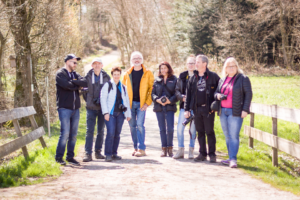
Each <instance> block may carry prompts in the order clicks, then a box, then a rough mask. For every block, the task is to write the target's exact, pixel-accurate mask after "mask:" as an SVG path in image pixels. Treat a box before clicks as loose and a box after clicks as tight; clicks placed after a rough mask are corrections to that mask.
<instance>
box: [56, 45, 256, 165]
mask: <svg viewBox="0 0 300 200" xmlns="http://www.w3.org/2000/svg"><path fill="white" fill-rule="evenodd" d="M79 60H80V58H79V57H76V56H75V55H74V54H69V55H67V56H66V58H65V66H64V67H63V68H61V69H59V70H58V71H57V74H56V87H57V108H58V114H59V119H60V122H61V133H60V137H59V141H58V145H57V150H56V156H55V159H56V161H57V162H58V163H60V164H62V165H65V164H66V162H65V161H64V160H63V156H64V152H65V147H66V143H68V145H67V156H66V160H67V161H68V162H69V163H72V164H75V165H79V162H78V161H76V160H75V159H74V147H75V143H76V136H77V129H78V123H79V108H80V98H79V90H81V91H82V92H83V93H84V94H85V95H84V97H85V100H86V110H87V112H86V115H87V117H86V120H87V132H86V143H85V156H84V158H83V162H89V161H92V160H93V158H92V149H93V139H94V127H95V124H96V120H97V137H96V141H95V147H94V152H95V158H96V159H105V161H108V162H110V161H112V160H120V159H122V158H121V156H119V155H118V146H119V142H120V134H121V130H122V126H123V123H124V121H125V119H126V120H127V121H128V123H129V126H130V131H131V136H132V141H133V147H134V151H133V153H132V156H136V157H142V156H146V145H145V126H144V122H145V115H146V110H147V108H148V106H150V105H151V104H152V101H153V103H154V106H153V111H154V112H155V113H156V117H157V122H158V126H159V130H160V138H161V147H162V151H161V154H160V156H161V157H166V156H169V157H172V158H174V159H180V158H184V154H185V151H184V129H185V126H189V137H190V142H189V151H188V158H189V159H194V161H196V162H199V161H205V160H207V156H208V157H209V161H210V162H216V160H217V159H216V136H215V132H214V120H215V111H217V114H218V115H219V116H220V121H221V126H222V129H223V132H224V135H225V138H226V145H227V150H228V155H229V159H227V160H222V161H221V163H223V164H225V165H229V166H230V167H231V168H236V167H237V153H238V149H239V133H240V129H241V127H242V123H243V118H245V117H246V116H247V115H248V114H249V113H250V110H249V109H250V103H251V100H252V89H251V83H250V80H249V78H248V77H247V76H245V75H244V74H243V71H242V70H241V69H240V67H239V65H238V62H237V61H236V59H235V58H234V57H229V58H227V59H226V61H225V63H224V66H223V71H222V76H223V78H220V77H219V76H218V75H217V74H216V73H215V72H212V71H210V70H209V69H208V63H209V60H208V57H207V56H205V55H198V56H197V57H195V56H193V55H191V56H189V57H188V58H187V60H186V68H187V70H186V71H184V72H182V73H181V74H180V75H179V77H178V78H177V77H176V76H175V75H174V72H173V69H172V67H171V65H170V64H169V63H168V62H162V63H160V65H159V67H158V68H159V72H158V77H156V78H155V79H154V76H153V74H152V72H151V71H150V70H149V69H147V68H146V67H145V66H144V65H143V55H142V54H141V53H140V52H138V51H135V52H133V53H132V54H131V58H130V61H131V67H130V68H129V69H128V70H127V71H126V73H125V74H124V76H123V79H122V81H120V78H121V73H122V70H121V68H120V67H113V68H112V70H111V77H112V78H110V76H109V75H108V74H107V73H106V72H105V71H104V70H103V63H102V60H101V59H100V58H96V59H94V60H93V62H92V69H91V70H90V71H89V72H88V73H87V75H86V76H85V77H81V76H80V75H79V74H78V73H76V72H75V68H76V65H77V62H78V61H79ZM178 101H179V109H180V110H179V117H178V125H177V138H178V150H177V152H176V154H175V155H174V154H173V135H174V118H175V113H176V111H177V107H178V106H177V102H178ZM212 104H216V105H219V106H217V110H216V108H212ZM188 124H189V125H188ZM104 125H106V129H107V134H106V138H105V148H104V155H105V156H104V155H102V154H101V151H102V146H103V138H104ZM196 133H198V134H196ZM197 137H198V141H199V146H200V149H199V155H198V156H197V157H196V158H194V146H195V140H196V138H197ZM206 140H207V142H206ZM206 143H207V144H208V149H207V147H206Z"/></svg>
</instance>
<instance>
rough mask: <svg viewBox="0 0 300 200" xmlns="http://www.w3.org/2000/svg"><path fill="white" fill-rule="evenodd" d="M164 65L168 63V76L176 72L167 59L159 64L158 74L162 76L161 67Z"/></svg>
mask: <svg viewBox="0 0 300 200" xmlns="http://www.w3.org/2000/svg"><path fill="white" fill-rule="evenodd" d="M162 65H166V66H167V67H168V70H169V71H168V77H171V76H172V75H173V74H174V72H173V69H172V67H171V65H170V64H169V63H168V62H166V61H164V62H162V63H160V64H159V66H158V69H159V73H158V76H162V74H161V71H160V68H161V66H162Z"/></svg>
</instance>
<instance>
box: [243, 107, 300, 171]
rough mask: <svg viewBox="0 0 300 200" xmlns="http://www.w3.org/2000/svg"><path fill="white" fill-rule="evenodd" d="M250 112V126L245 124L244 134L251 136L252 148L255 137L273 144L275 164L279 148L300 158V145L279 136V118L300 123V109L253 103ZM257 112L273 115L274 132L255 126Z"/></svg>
mask: <svg viewBox="0 0 300 200" xmlns="http://www.w3.org/2000/svg"><path fill="white" fill-rule="evenodd" d="M250 112H251V114H250V126H245V128H244V134H245V135H247V136H249V147H250V148H253V143H254V142H253V139H256V140H258V141H261V142H263V143H265V144H267V145H269V146H271V147H272V149H273V152H272V163H273V165H274V166H278V150H280V151H284V152H286V153H288V154H290V155H292V156H294V157H296V158H298V159H300V145H299V144H295V143H293V142H291V141H289V140H286V139H283V138H280V137H278V136H277V135H278V134H277V125H278V123H277V119H281V120H285V121H289V122H294V123H297V124H300V110H299V109H292V108H284V107H279V106H277V105H264V104H258V103H251V107H250ZM255 114H260V115H264V116H268V117H272V134H270V133H267V132H263V131H261V130H259V129H255V128H254V117H255ZM299 128H300V125H299Z"/></svg>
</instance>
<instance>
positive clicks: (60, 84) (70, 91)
mask: <svg viewBox="0 0 300 200" xmlns="http://www.w3.org/2000/svg"><path fill="white" fill-rule="evenodd" d="M71 73H72V75H73V76H74V78H71V77H70V76H69V73H68V70H67V69H66V68H64V67H63V68H61V69H59V70H58V71H57V72H56V106H57V109H59V108H66V109H70V110H76V109H78V108H80V98H79V91H78V89H79V87H78V86H77V85H75V84H74V83H72V80H78V79H81V78H82V77H81V76H80V75H79V74H78V73H76V72H74V71H73V72H71ZM71 73H70V74H71Z"/></svg>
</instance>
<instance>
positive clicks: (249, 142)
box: [248, 113, 254, 149]
mask: <svg viewBox="0 0 300 200" xmlns="http://www.w3.org/2000/svg"><path fill="white" fill-rule="evenodd" d="M250 127H253V128H254V113H250ZM248 144H249V147H250V148H252V149H253V138H252V137H249V140H248Z"/></svg>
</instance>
